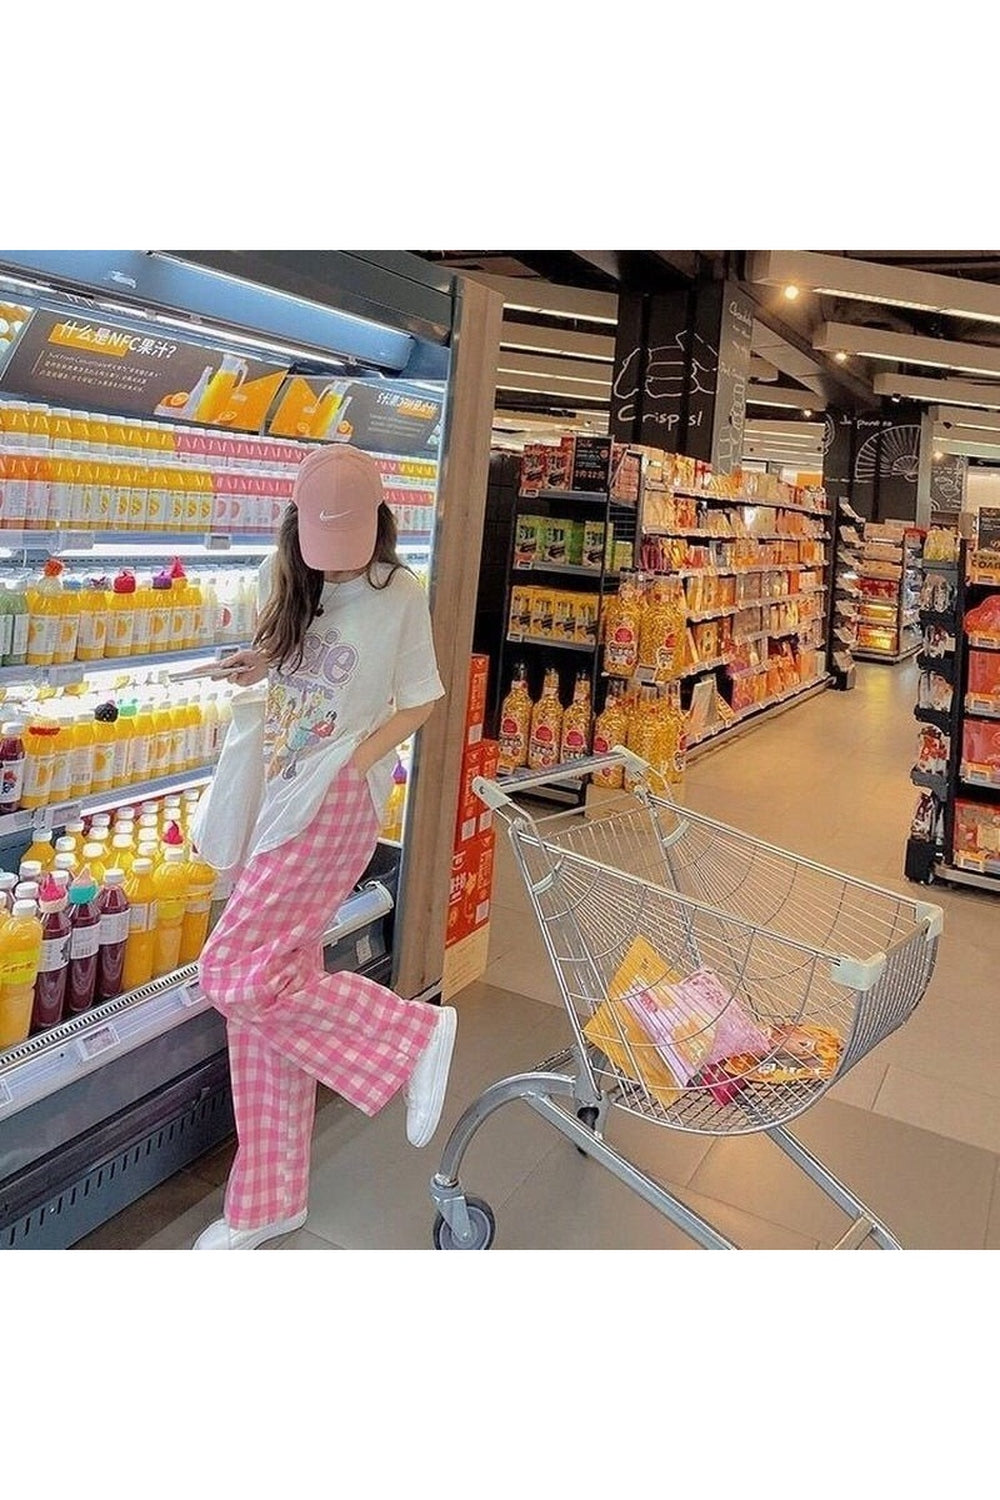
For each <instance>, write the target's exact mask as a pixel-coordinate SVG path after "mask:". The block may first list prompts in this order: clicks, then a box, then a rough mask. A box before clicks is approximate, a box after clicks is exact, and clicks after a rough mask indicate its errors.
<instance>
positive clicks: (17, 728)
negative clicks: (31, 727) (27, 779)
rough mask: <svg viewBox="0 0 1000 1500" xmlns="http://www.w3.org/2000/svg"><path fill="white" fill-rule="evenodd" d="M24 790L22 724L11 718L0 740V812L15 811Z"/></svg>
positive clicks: (4, 727)
mask: <svg viewBox="0 0 1000 1500" xmlns="http://www.w3.org/2000/svg"><path fill="white" fill-rule="evenodd" d="M23 790H24V725H23V724H22V723H19V722H16V721H14V720H13V719H12V720H11V721H10V722H9V723H7V724H4V726H3V739H2V740H0V813H14V812H17V811H18V810H19V808H20V806H21V793H22V792H23Z"/></svg>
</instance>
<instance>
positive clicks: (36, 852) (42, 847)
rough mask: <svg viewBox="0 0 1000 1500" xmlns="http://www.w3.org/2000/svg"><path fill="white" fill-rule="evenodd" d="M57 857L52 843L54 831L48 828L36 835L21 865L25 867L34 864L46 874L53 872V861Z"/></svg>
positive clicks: (23, 856)
mask: <svg viewBox="0 0 1000 1500" xmlns="http://www.w3.org/2000/svg"><path fill="white" fill-rule="evenodd" d="M55 857H56V850H55V845H54V844H53V842H52V830H51V828H46V829H44V830H42V831H41V832H40V833H36V834H35V837H34V841H33V842H32V843H30V844H29V845H28V847H27V849H25V851H24V854H23V855H22V856H21V864H22V865H25V864H30V863H32V862H34V863H36V864H38V865H39V866H40V867H41V870H42V872H43V873H44V872H45V871H46V870H51V868H52V861H53V860H54V859H55Z"/></svg>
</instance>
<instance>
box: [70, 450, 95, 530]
mask: <svg viewBox="0 0 1000 1500" xmlns="http://www.w3.org/2000/svg"><path fill="white" fill-rule="evenodd" d="M72 483H73V501H72V509H73V525H74V526H79V527H80V528H81V530H83V531H91V530H96V528H97V512H98V506H99V499H98V490H99V485H98V477H97V465H96V463H94V461H93V459H90V458H79V457H77V458H74V460H73V481H72Z"/></svg>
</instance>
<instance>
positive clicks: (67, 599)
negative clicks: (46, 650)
mask: <svg viewBox="0 0 1000 1500" xmlns="http://www.w3.org/2000/svg"><path fill="white" fill-rule="evenodd" d="M81 598H82V587H81V584H80V580H79V579H78V578H67V579H66V581H65V583H64V585H63V591H62V597H61V598H60V600H59V613H58V615H57V617H56V645H55V651H54V653H53V657H52V660H53V662H54V663H55V664H56V665H64V664H65V663H67V662H71V661H76V653H77V644H78V642H79V638H80V617H81V610H80V603H81Z"/></svg>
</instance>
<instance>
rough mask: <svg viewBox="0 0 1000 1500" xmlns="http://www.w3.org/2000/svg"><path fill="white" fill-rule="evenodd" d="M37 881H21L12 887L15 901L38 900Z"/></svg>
mask: <svg viewBox="0 0 1000 1500" xmlns="http://www.w3.org/2000/svg"><path fill="white" fill-rule="evenodd" d="M38 890H39V886H38V881H37V880H22V881H21V882H20V883H19V884H18V885H16V886H15V887H14V900H15V901H35V900H37V899H38Z"/></svg>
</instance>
